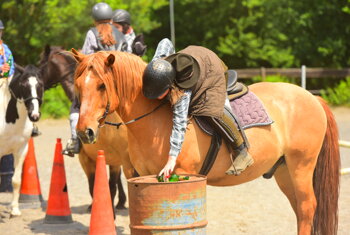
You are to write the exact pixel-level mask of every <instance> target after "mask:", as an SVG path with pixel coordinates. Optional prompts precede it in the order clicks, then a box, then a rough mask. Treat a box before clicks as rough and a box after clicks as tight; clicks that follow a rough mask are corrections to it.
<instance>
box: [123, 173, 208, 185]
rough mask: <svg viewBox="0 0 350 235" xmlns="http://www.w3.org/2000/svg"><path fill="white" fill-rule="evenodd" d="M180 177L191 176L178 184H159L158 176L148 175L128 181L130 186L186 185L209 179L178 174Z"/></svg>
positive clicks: (195, 175)
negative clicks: (135, 184)
mask: <svg viewBox="0 0 350 235" xmlns="http://www.w3.org/2000/svg"><path fill="white" fill-rule="evenodd" d="M178 175H180V176H189V177H190V178H189V179H188V180H183V181H177V182H158V180H157V175H146V176H140V177H134V178H130V179H128V180H127V181H128V183H130V184H134V183H137V184H184V183H192V182H199V181H206V180H207V177H206V176H205V175H200V174H178Z"/></svg>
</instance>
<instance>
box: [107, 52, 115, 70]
mask: <svg viewBox="0 0 350 235" xmlns="http://www.w3.org/2000/svg"><path fill="white" fill-rule="evenodd" d="M114 61H115V56H114V55H113V54H109V56H108V57H107V59H106V61H105V64H106V65H107V66H108V67H110V66H112V65H113V64H114Z"/></svg>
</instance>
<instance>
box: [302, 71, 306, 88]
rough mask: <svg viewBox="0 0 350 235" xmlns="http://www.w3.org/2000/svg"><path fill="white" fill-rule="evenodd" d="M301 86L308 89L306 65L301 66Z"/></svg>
mask: <svg viewBox="0 0 350 235" xmlns="http://www.w3.org/2000/svg"><path fill="white" fill-rule="evenodd" d="M301 87H302V88H304V89H306V66H305V65H302V66H301Z"/></svg>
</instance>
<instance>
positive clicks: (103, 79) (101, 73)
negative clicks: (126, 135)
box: [72, 49, 146, 143]
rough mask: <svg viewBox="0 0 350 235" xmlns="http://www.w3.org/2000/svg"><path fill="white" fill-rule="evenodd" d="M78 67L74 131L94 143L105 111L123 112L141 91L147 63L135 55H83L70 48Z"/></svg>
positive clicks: (107, 112)
mask: <svg viewBox="0 0 350 235" xmlns="http://www.w3.org/2000/svg"><path fill="white" fill-rule="evenodd" d="M72 52H73V54H74V57H75V59H76V60H77V61H78V66H77V68H76V72H75V88H76V92H77V94H78V97H79V101H80V115H79V121H78V124H77V131H78V135H79V137H80V139H81V140H82V141H83V142H84V143H94V142H95V141H96V139H97V134H98V128H99V127H100V126H102V125H103V124H104V121H105V118H106V116H107V115H108V114H110V113H112V112H114V111H118V113H119V114H121V113H122V112H123V108H124V107H125V106H126V105H127V102H132V100H134V99H135V97H136V96H137V94H138V93H139V92H140V91H141V85H142V84H141V82H142V73H143V70H144V68H145V66H146V64H145V63H144V62H143V61H142V60H141V59H140V57H137V56H135V55H132V54H129V53H124V52H118V51H113V52H105V51H100V52H97V53H94V54H91V55H83V54H81V53H79V52H77V51H76V50H74V49H72Z"/></svg>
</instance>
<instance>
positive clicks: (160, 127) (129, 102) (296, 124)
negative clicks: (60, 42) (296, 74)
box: [72, 49, 340, 234]
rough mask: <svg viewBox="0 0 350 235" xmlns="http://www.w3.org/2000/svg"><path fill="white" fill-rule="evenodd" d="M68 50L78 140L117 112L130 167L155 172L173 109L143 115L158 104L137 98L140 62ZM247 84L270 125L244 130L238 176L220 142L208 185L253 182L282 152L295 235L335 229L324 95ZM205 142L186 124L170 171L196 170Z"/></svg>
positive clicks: (333, 136)
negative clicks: (245, 162) (245, 155)
mask: <svg viewBox="0 0 350 235" xmlns="http://www.w3.org/2000/svg"><path fill="white" fill-rule="evenodd" d="M72 52H73V54H74V56H75V58H76V60H77V61H78V63H79V64H78V66H77V69H76V73H75V86H76V88H77V91H78V93H79V98H80V101H81V109H80V119H79V122H78V125H77V130H78V131H79V135H80V137H81V139H82V140H84V141H85V142H86V143H92V142H93V141H95V140H96V138H97V133H98V131H99V127H100V126H101V125H103V122H104V117H105V116H106V114H107V113H113V112H114V111H117V112H118V114H119V115H120V117H121V118H122V120H123V121H124V123H125V124H127V125H126V126H127V134H128V144H129V155H130V160H131V163H132V165H133V166H134V167H135V169H136V171H137V172H138V173H139V174H140V175H149V174H157V173H159V171H160V170H161V169H162V168H163V167H164V165H165V163H166V161H167V156H168V151H169V136H170V134H171V130H172V110H171V107H170V104H167V105H163V106H162V107H161V108H159V109H157V110H156V111H155V112H152V113H151V114H149V115H146V116H143V115H144V114H148V113H150V111H152V110H154V109H155V108H156V107H157V106H159V105H160V103H161V101H159V100H150V99H147V98H146V97H144V96H143V93H142V74H143V71H144V69H145V66H146V63H145V62H143V61H142V60H141V59H140V58H139V57H137V56H133V55H130V54H126V53H123V52H98V53H95V54H92V55H87V56H86V55H83V54H80V53H79V52H77V51H76V50H74V49H72ZM249 89H250V91H252V92H254V94H256V95H257V96H258V97H259V98H260V100H261V101H262V102H263V104H264V106H265V108H266V109H267V111H268V113H269V114H270V116H271V118H272V119H273V120H274V123H273V124H272V125H270V126H260V127H252V128H249V129H246V130H245V133H246V135H247V137H248V140H249V142H250V145H251V146H250V148H249V152H250V154H251V155H252V156H253V158H254V161H255V163H254V164H253V165H252V166H250V167H249V168H247V169H246V170H245V171H244V172H243V173H242V174H241V175H239V176H228V175H226V174H225V171H226V170H227V169H228V168H229V166H230V165H231V160H230V155H229V152H228V149H227V147H226V146H225V145H222V146H221V148H220V150H219V153H218V156H217V159H216V161H215V163H214V165H213V168H212V169H211V171H210V172H209V174H208V176H207V177H208V184H210V185H215V186H229V185H237V184H242V183H245V182H248V181H251V180H254V179H256V178H257V177H260V176H261V175H263V174H264V173H266V172H268V171H269V170H270V169H271V168H272V166H273V165H274V164H275V163H276V162H277V160H278V159H279V158H280V157H281V156H284V157H285V161H286V163H285V164H283V165H281V166H279V167H278V168H277V170H276V172H275V174H274V177H275V179H276V181H277V184H278V186H279V188H280V189H281V191H282V192H283V193H284V194H285V195H286V196H287V198H288V199H289V202H290V204H291V206H292V208H293V210H294V212H295V214H296V217H297V226H298V234H311V233H313V234H336V233H337V225H338V217H337V209H338V195H339V168H340V156H339V145H338V132H337V126H336V123H335V120H334V117H333V115H332V113H331V111H330V109H329V108H328V106H327V105H326V104H325V102H324V101H323V100H322V99H320V98H316V97H315V96H313V95H312V94H311V93H309V92H307V91H306V90H304V89H302V88H300V87H298V86H295V85H292V84H287V83H266V82H264V83H256V84H253V85H251V86H249ZM137 117H142V118H139V119H138V118H137ZM135 119H137V121H134V122H130V121H131V120H135ZM210 141H211V139H210V136H208V135H207V134H206V133H204V132H203V131H202V130H201V129H200V128H199V127H198V126H197V124H196V122H194V121H191V122H190V123H189V124H188V127H187V131H186V135H185V140H184V143H183V147H182V151H181V153H180V155H179V157H178V159H177V164H176V168H175V172H176V173H189V174H195V173H198V172H199V170H200V168H201V166H202V163H203V161H204V158H205V156H206V153H207V151H208V148H209V145H210ZM232 201H233V202H232V203H234V199H232Z"/></svg>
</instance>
